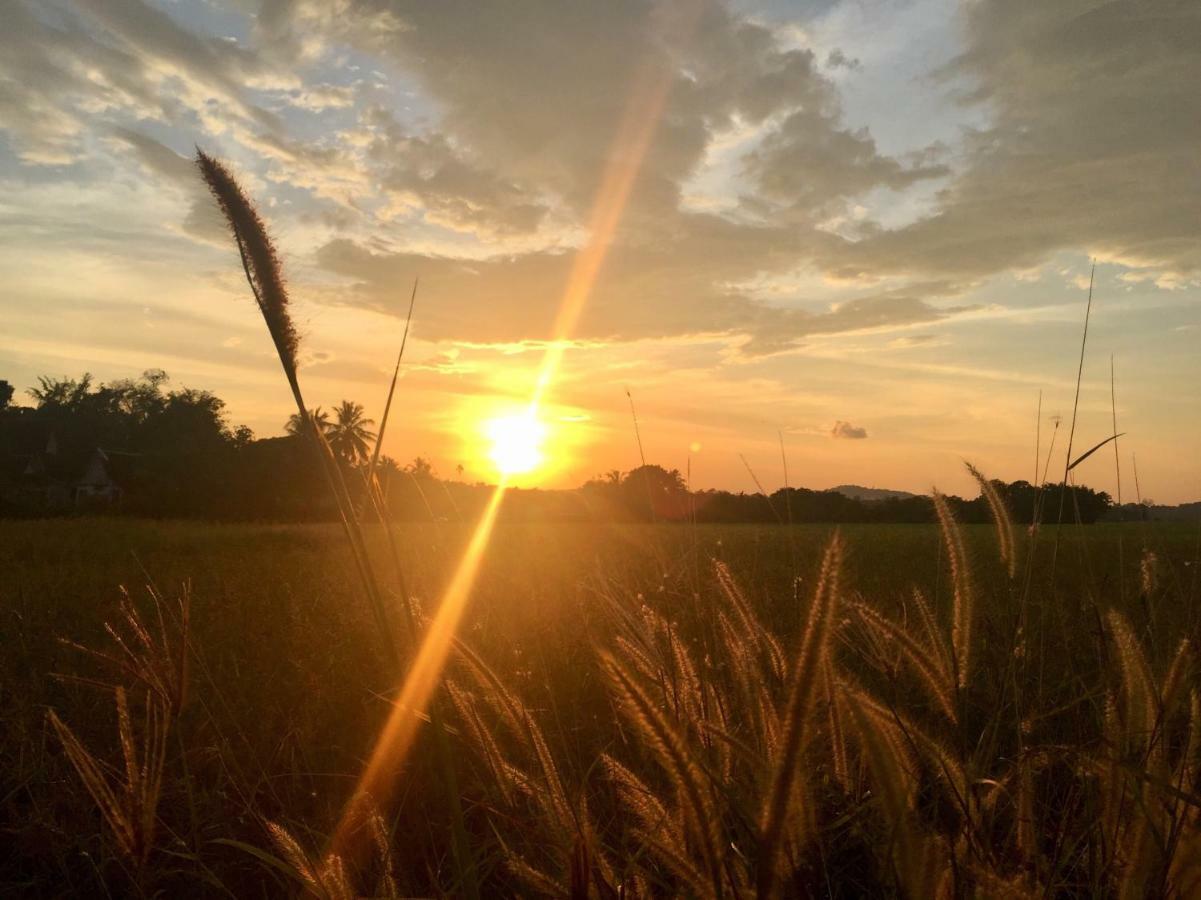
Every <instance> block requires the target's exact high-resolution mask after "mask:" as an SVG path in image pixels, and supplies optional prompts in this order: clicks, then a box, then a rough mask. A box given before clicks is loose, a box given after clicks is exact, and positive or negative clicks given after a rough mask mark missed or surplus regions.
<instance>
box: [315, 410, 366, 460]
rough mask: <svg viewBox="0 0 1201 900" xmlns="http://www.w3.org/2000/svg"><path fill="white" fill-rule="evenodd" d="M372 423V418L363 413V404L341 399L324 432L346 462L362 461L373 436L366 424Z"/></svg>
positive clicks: (335, 451)
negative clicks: (332, 420)
mask: <svg viewBox="0 0 1201 900" xmlns="http://www.w3.org/2000/svg"><path fill="white" fill-rule="evenodd" d="M374 424H375V420H374V419H368V418H367V417H366V416H364V415H363V404H361V403H352V402H351V401H350V400H343V401H342V402H341V403H340V404H338V406H336V407H335V408H334V422H333V424H332V425H330V426H329V430H328V431H327V432H326V434H327V436H328V437H329V445H330V447H331V448H332V449H333V451H334V453H336V454H337V455H338V456H339V457H340V458H341V459H343V460H345V461H346V462H348V463H352V464H353V463H358V462H363V461H364V460H366V459H367V453H368V451H369V450H370V449H371V440H372V439H373V438H374V437H375V432H374V431H372V430H371V429H370V428H368V427H367V426H369V425H374Z"/></svg>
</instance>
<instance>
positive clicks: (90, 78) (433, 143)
mask: <svg viewBox="0 0 1201 900" xmlns="http://www.w3.org/2000/svg"><path fill="white" fill-rule="evenodd" d="M0 15H2V16H3V18H4V21H5V27H4V28H3V29H0V179H2V181H3V185H2V187H3V193H2V195H0V230H2V239H0V279H2V283H3V285H4V291H3V292H0V322H2V323H3V324H0V378H7V379H8V380H10V381H12V382H13V383H14V384H16V385H17V386H18V388H24V387H27V386H28V385H29V384H31V383H32V382H33V380H34V378H35V377H36V376H37V375H38V374H43V373H50V374H60V375H62V374H79V373H80V372H82V371H84V370H90V371H91V372H93V373H94V374H95V375H96V376H97V377H98V378H101V379H108V378H120V377H128V376H130V375H135V374H137V373H138V372H139V371H141V370H142V369H145V368H150V367H160V368H163V369H165V370H167V371H168V372H169V373H170V374H171V376H172V378H173V381H174V383H176V384H187V385H189V386H195V387H203V388H208V389H211V390H213V391H215V392H216V393H217V394H219V395H220V396H222V397H224V398H225V399H226V400H227V401H228V404H229V414H230V418H231V420H232V421H234V422H238V423H241V422H245V423H246V424H249V425H250V426H251V427H252V428H254V429H255V431H256V432H257V433H258V434H259V435H262V436H265V435H270V434H277V433H280V432H281V431H282V427H283V423H284V421H285V419H286V418H287V415H288V413H289V402H290V398H289V394H288V391H287V387H286V385H285V383H284V382H283V379H282V377H281V376H280V373H279V371H278V364H277V363H276V362H275V360H274V359H273V356H272V352H273V351H272V348H271V344H270V341H269V340H268V338H267V335H266V332H265V329H264V327H263V324H262V322H261V321H260V320H259V319H258V317H257V316H258V314H257V311H256V310H255V308H254V306H253V304H252V303H251V301H250V299H249V297H248V294H247V291H246V287H245V284H244V283H243V280H242V276H241V272H240V270H239V268H238V264H237V260H236V257H235V256H234V255H233V253H232V250H231V247H230V246H229V243H228V241H227V240H226V239H225V237H224V236H223V234H222V232H221V227H220V223H219V221H218V220H217V217H216V213H215V210H214V209H212V208H211V203H210V201H209V200H208V199H207V197H206V196H205V194H204V192H203V190H202V187H201V185H200V182H199V180H198V179H197V178H196V176H195V174H194V172H193V171H192V169H191V166H190V163H189V162H188V157H189V156H190V154H191V153H192V148H193V147H194V146H196V145H200V146H202V147H204V148H205V149H206V150H208V151H209V152H211V153H214V154H216V155H218V156H220V157H221V158H223V159H225V160H227V161H228V162H229V163H230V164H231V165H232V166H233V167H234V168H235V169H236V170H237V171H238V172H239V173H240V174H241V175H242V176H243V177H244V179H245V182H246V184H247V186H248V187H249V189H250V190H251V191H252V193H253V194H254V195H255V196H256V197H257V198H258V199H259V201H260V203H261V207H262V211H263V213H264V216H265V217H266V218H267V219H268V221H269V223H270V225H271V227H272V231H273V233H274V235H275V237H276V240H277V242H278V244H279V246H280V248H281V250H282V252H283V256H284V262H285V266H286V268H287V271H288V273H289V275H290V280H291V287H292V294H293V297H294V301H295V304H296V308H297V315H298V320H299V325H300V328H301V331H302V336H303V353H302V357H303V360H304V367H303V371H302V380H303V382H304V384H305V386H306V394H307V396H308V397H309V398H310V400H311V402H313V403H314V404H318V403H319V404H321V405H324V406H327V407H328V406H332V405H333V404H335V403H336V402H337V401H339V400H341V399H342V398H343V397H347V398H351V399H354V400H357V401H359V402H362V403H364V404H365V405H366V406H367V407H368V412H369V414H371V415H374V416H375V417H376V418H378V416H379V414H380V412H381V408H382V404H383V400H384V396H385V394H386V391H387V378H388V375H389V373H390V367H391V363H392V360H393V358H394V356H395V352H396V347H397V345H398V343H399V340H400V335H401V332H402V330H403V325H404V323H403V314H404V311H405V309H406V308H407V303H408V297H409V289H410V286H411V284H412V281H413V279H414V278H415V277H418V276H420V279H421V289H420V291H419V294H418V299H417V312H416V314H415V317H414V322H413V336H412V340H411V341H410V344H409V348H408V353H407V358H408V363H407V365H406V367H405V371H404V377H403V380H402V382H401V385H400V389H399V393H398V401H397V402H398V406H397V409H396V413H395V417H394V419H393V422H394V423H395V424H394V426H392V427H391V428H390V434H389V439H388V442H387V446H386V447H385V450H386V452H388V453H390V454H392V455H393V456H395V457H397V458H398V459H400V460H402V461H405V460H408V459H411V458H412V457H413V456H416V455H422V456H426V457H427V458H430V459H432V461H433V462H434V464H435V466H436V468H437V469H438V471H439V472H441V473H442V474H447V475H453V474H454V473H455V471H456V467H457V466H459V465H462V466H463V467H464V475H465V477H468V478H480V479H485V480H491V479H492V478H494V477H495V472H494V471H493V469H492V466H491V463H490V461H489V458H488V453H487V451H486V445H487V438H486V435H485V434H484V431H485V429H486V427H487V426H486V425H485V423H486V422H487V421H489V420H492V419H496V418H498V417H502V416H506V415H512V414H517V413H520V411H521V410H522V409H523V407H524V404H525V403H527V402H528V399H529V397H530V393H531V391H532V390H533V389H534V386H535V384H536V382H537V379H538V377H539V372H540V369H541V367H542V365H543V360H544V358H545V354H546V351H547V348H548V342H551V341H562V343H561V344H560V345H558V346H559V347H560V349H561V350H562V358H561V364H560V365H559V367H558V368H557V370H556V377H555V378H554V379H553V382H552V383H551V384H550V386H549V388H548V390H547V392H546V395H545V397H544V402H543V406H542V409H541V412H540V415H541V417H542V418H543V419H544V421H545V426H546V438H545V447H544V450H545V452H544V458H545V465H543V466H539V467H537V468H535V469H534V470H533V471H532V472H531V473H530V474H528V475H526V476H524V477H523V479H518V483H526V484H553V485H571V484H576V483H579V482H580V481H582V480H584V479H585V478H587V477H590V476H592V475H595V474H597V473H600V472H603V471H606V470H609V469H614V468H620V469H629V468H631V467H633V466H635V465H637V464H638V461H639V454H638V446H637V443H636V441H635V435H634V431H633V425H632V423H631V419H630V409H629V403H628V400H627V397H626V393H625V392H626V390H627V389H628V390H629V391H630V392H631V394H632V395H633V398H634V401H635V403H636V405H637V409H638V417H639V421H640V424H641V435H642V439H643V443H644V446H645V451H646V456H647V458H648V459H649V460H650V461H655V462H659V463H661V464H663V465H666V466H669V467H678V468H680V469H681V470H683V469H685V467H686V466H688V465H690V466H691V471H692V480H693V483H694V485H696V486H701V487H724V488H730V489H735V490H738V489H746V490H753V489H754V485H753V484H752V483H751V480H750V476H749V475H748V474H747V472H746V469H745V467H744V465H743V463H742V461H741V459H740V455H743V456H745V457H746V459H747V460H748V461H749V462H750V464H751V465H752V467H753V468H754V469H755V471H756V474H757V475H758V476H759V478H760V480H761V481H762V482H763V483H764V484H765V486H767V487H768V488H769V489H771V488H774V487H776V486H778V485H779V484H780V481H781V478H782V471H781V470H782V467H781V462H780V450H779V439H780V438H779V436H780V435H782V436H783V440H784V443H785V446H786V448H787V453H788V457H789V469H790V475H791V480H792V482H793V483H794V484H801V485H805V486H809V487H827V486H831V485H835V484H840V483H846V482H852V483H858V484H865V485H874V486H881V487H892V488H900V489H908V490H915V491H925V490H927V489H928V488H929V486H930V485H931V484H934V483H937V484H939V485H940V486H941V487H943V488H944V489H946V490H950V491H962V492H965V493H966V492H968V491H969V490H970V488H969V483H968V481H967V480H966V478H965V476H964V475H963V474H962V466H961V465H960V461H961V460H962V459H965V458H967V459H970V460H972V461H974V462H976V463H977V464H978V465H979V466H980V467H981V468H982V469H984V470H985V471H986V472H988V473H989V474H991V475H995V476H997V477H1002V478H1006V479H1016V478H1027V479H1030V478H1032V477H1033V472H1034V444H1035V436H1036V409H1037V404H1038V398H1039V392H1040V391H1041V392H1042V395H1043V401H1042V402H1043V419H1044V421H1043V423H1042V433H1043V447H1044V449H1045V447H1046V440H1047V438H1048V435H1049V433H1050V430H1051V417H1052V416H1055V415H1062V416H1065V417H1067V416H1070V413H1071V405H1072V397H1073V392H1074V387H1075V375H1076V365H1077V361H1078V353H1079V340H1080V329H1081V325H1082V319H1083V313H1084V303H1085V297H1086V288H1087V282H1088V273H1089V261H1090V259H1093V258H1095V259H1096V260H1097V270H1096V289H1095V295H1094V316H1093V320H1092V325H1091V330H1090V335H1089V342H1090V345H1089V356H1088V358H1087V360H1086V364H1085V369H1084V387H1083V391H1082V394H1081V404H1080V420H1079V425H1078V429H1077V447H1078V448H1086V447H1088V446H1091V445H1092V444H1094V443H1096V442H1097V441H1098V440H1100V439H1101V438H1103V437H1105V436H1106V435H1107V434H1109V433H1110V427H1111V411H1110V388H1109V366H1110V356H1111V355H1112V357H1113V359H1114V366H1115V370H1116V382H1117V414H1118V420H1119V427H1120V428H1121V430H1123V431H1126V432H1128V435H1127V437H1125V438H1123V439H1122V442H1121V444H1120V447H1121V453H1122V459H1123V466H1124V467H1129V466H1130V463H1131V454H1137V457H1138V468H1139V477H1140V487H1141V490H1142V493H1143V494H1144V495H1145V496H1149V497H1153V498H1154V499H1156V500H1158V501H1161V502H1177V501H1182V500H1192V499H1196V498H1197V497H1201V463H1199V462H1198V461H1197V460H1198V458H1199V454H1197V453H1196V452H1195V451H1194V450H1193V449H1192V448H1195V447H1196V446H1198V445H1199V444H1201V416H1199V415H1198V413H1201V408H1199V407H1201V404H1199V402H1198V391H1197V387H1196V385H1197V384H1198V382H1199V376H1201V363H1199V361H1198V353H1197V349H1196V348H1197V342H1198V338H1199V337H1201V331H1199V330H1198V326H1199V325H1201V317H1199V315H1198V312H1199V307H1198V299H1199V294H1198V292H1199V280H1198V278H1199V277H1198V269H1199V267H1201V242H1199V240H1198V239H1199V237H1201V236H1199V234H1198V231H1199V230H1201V229H1199V227H1198V224H1199V222H1201V212H1199V211H1201V157H1199V155H1198V154H1199V151H1198V147H1201V119H1199V118H1198V117H1197V115H1196V105H1197V104H1196V85H1197V84H1198V83H1201V54H1198V53H1197V50H1196V48H1197V47H1198V46H1201V9H1199V8H1198V7H1196V5H1195V4H1185V3H1169V2H1163V0H1151V2H1146V0H1139V2H1133V0H1132V2H1083V0H1063V2H1058V3H1044V2H999V0H998V2H988V0H966V2H962V3H956V2H951V0H912V2H910V0H896V2H884V0H820V2H813V3H802V2H781V0H777V2H770V3H766V4H752V3H733V4H730V3H721V2H714V0H679V2H670V3H647V2H633V0H611V2H605V3H570V2H568V3H565V2H561V0H545V2H534V0H510V2H505V3H495V4H479V3H459V2H449V0H444V2H438V3H427V2H412V3H406V2H399V0H331V2H316V0H261V2H258V0H228V2H217V0H211V2H210V0H158V2H143V0H39V2H23V0H0ZM685 20H686V21H687V24H686V25H682V24H681V22H682V21H685ZM648 73H649V74H648ZM648 79H649V80H650V82H651V83H654V84H659V83H660V80H661V82H662V86H663V88H664V91H663V96H662V97H661V98H660V100H661V102H658V103H649V102H648V101H647V100H646V96H647V90H649V89H648V88H647V87H646V84H647V80H648ZM656 79H658V80H656ZM640 104H641V105H640ZM632 109H633V110H638V109H642V110H643V111H644V112H645V114H646V116H648V117H649V116H651V115H652V113H653V120H654V121H653V125H654V127H653V129H650V130H648V131H647V133H646V140H645V141H644V142H642V144H639V142H638V141H624V140H621V139H619V138H620V136H621V135H622V134H624V133H626V132H624V131H623V129H628V127H629V119H630V116H631V110H632ZM648 121H649V119H648ZM623 166H625V167H626V168H628V169H629V170H630V171H632V172H636V177H635V178H634V179H633V181H632V182H631V183H630V184H629V185H628V188H629V190H628V197H626V196H625V195H624V194H623V195H622V197H621V201H622V202H621V203H620V204H614V205H615V206H618V207H619V209H617V212H618V213H620V215H616V214H615V215H614V220H613V224H614V227H613V230H612V233H611V236H610V240H608V241H607V242H606V244H605V248H604V249H605V250H606V253H605V254H604V256H603V261H601V263H600V267H599V270H598V271H597V273H596V277H595V280H594V281H593V280H590V281H589V284H588V287H589V290H588V291H587V292H586V297H585V298H584V300H585V302H584V303H583V304H582V306H581V307H580V311H579V312H580V314H579V317H578V321H574V322H573V323H572V327H570V328H569V329H567V330H566V332H564V329H562V328H561V327H558V326H556V320H557V317H559V315H560V312H561V309H562V302H563V298H564V295H565V292H566V291H567V290H568V285H569V283H570V281H571V278H572V272H573V269H574V268H575V267H578V265H579V256H580V251H581V248H584V247H587V246H589V239H590V237H594V236H595V235H594V232H595V231H596V228H597V226H596V219H595V218H594V217H595V215H596V210H597V209H598V206H600V205H603V202H604V200H605V198H606V197H612V195H613V194H614V188H613V185H612V181H611V179H609V180H607V177H608V176H607V173H611V172H612V170H613V169H614V167H618V168H621V167H623ZM564 334H566V338H564ZM1059 440H1060V442H1061V443H1060V445H1059V447H1058V448H1057V450H1056V454H1057V455H1058V454H1059V453H1060V452H1062V447H1063V444H1062V440H1063V432H1062V430H1061V433H1060V437H1059ZM1058 464H1059V466H1060V467H1062V457H1060V461H1059V463H1058ZM1054 468H1055V467H1054V465H1053V466H1052V473H1053V472H1054ZM1079 474H1080V477H1081V480H1083V481H1085V482H1087V483H1089V484H1092V485H1094V486H1097V487H1099V488H1103V489H1107V490H1113V486H1114V471H1113V457H1112V455H1110V454H1108V453H1106V454H1097V455H1096V457H1095V458H1094V459H1092V460H1090V461H1089V462H1088V463H1086V464H1085V465H1084V466H1082V467H1081V469H1080V472H1079ZM1126 474H1127V477H1126V478H1124V488H1125V494H1126V498H1130V497H1131V496H1132V493H1133V491H1132V483H1133V479H1132V477H1131V476H1132V473H1131V472H1130V469H1129V468H1127V472H1126Z"/></svg>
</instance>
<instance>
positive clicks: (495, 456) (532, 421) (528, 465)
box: [484, 413, 546, 475]
mask: <svg viewBox="0 0 1201 900" xmlns="http://www.w3.org/2000/svg"><path fill="white" fill-rule="evenodd" d="M484 435H485V436H486V437H487V439H488V458H489V459H490V460H491V461H492V464H493V465H494V466H496V470H497V471H498V472H499V473H500V474H502V475H524V474H526V473H527V472H532V471H533V470H534V469H536V468H537V467H538V466H539V465H541V463H542V459H543V455H542V442H543V441H544V440H545V439H546V426H545V425H544V424H543V423H541V422H539V421H538V420H537V419H536V418H535V417H534V416H533V415H531V414H529V413H523V414H518V415H512V416H502V417H500V418H496V419H489V420H488V421H486V422H485V423H484Z"/></svg>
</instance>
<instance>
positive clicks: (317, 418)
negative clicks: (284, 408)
mask: <svg viewBox="0 0 1201 900" xmlns="http://www.w3.org/2000/svg"><path fill="white" fill-rule="evenodd" d="M309 415H310V416H311V417H312V419H313V422H314V424H316V426H317V427H318V428H320V429H321V432H322V434H329V429H330V421H329V413H327V412H326V411H325V410H323V409H322V408H321V407H320V406H318V407H316V408H315V409H310V410H309ZM284 431H286V432H287V433H288V434H304V420H303V419H301V418H300V413H292V415H290V416H288V421H287V423H286V424H285V425H284Z"/></svg>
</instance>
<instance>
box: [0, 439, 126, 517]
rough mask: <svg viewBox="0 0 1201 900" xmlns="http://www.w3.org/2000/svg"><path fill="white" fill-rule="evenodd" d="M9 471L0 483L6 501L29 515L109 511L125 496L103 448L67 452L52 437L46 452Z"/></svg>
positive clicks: (25, 459) (21, 460) (33, 456)
mask: <svg viewBox="0 0 1201 900" xmlns="http://www.w3.org/2000/svg"><path fill="white" fill-rule="evenodd" d="M7 469H8V471H7V472H5V477H4V479H3V482H2V484H0V491H2V492H3V499H4V500H5V501H6V504H11V505H14V506H16V507H18V508H21V509H24V510H26V511H27V512H65V511H68V510H72V509H96V508H106V507H110V506H113V505H114V504H117V503H119V502H120V501H121V498H122V497H123V496H124V495H125V491H124V490H123V489H122V487H121V485H120V484H118V483H117V480H116V478H115V477H114V474H113V466H112V461H111V460H110V459H109V456H108V454H107V453H105V452H104V450H103V449H101V448H100V447H93V448H91V449H87V450H76V451H65V450H62V449H60V448H59V446H58V441H57V439H56V438H55V436H54V435H53V434H51V435H50V437H49V438H47V440H46V444H45V447H44V448H43V449H41V450H39V451H37V452H35V453H32V454H29V455H28V456H25V457H23V458H19V459H17V460H15V465H13V464H11V463H10V465H9V466H8V467H7Z"/></svg>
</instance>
